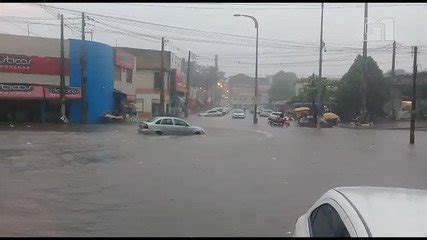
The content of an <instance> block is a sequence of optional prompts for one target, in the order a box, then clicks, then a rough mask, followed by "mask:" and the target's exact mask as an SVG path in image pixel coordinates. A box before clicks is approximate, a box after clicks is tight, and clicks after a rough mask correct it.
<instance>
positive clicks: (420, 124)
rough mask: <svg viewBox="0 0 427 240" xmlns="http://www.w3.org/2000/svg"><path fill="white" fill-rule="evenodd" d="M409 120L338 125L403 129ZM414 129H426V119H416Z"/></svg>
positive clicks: (356, 127)
mask: <svg viewBox="0 0 427 240" xmlns="http://www.w3.org/2000/svg"><path fill="white" fill-rule="evenodd" d="M410 125H411V121H379V122H377V123H375V124H374V125H373V126H369V127H368V126H366V127H361V126H359V127H358V126H352V125H351V124H350V123H345V124H342V125H341V126H340V127H343V128H353V129H379V130H405V129H408V130H409V128H410ZM415 130H417V131H427V120H416V121H415Z"/></svg>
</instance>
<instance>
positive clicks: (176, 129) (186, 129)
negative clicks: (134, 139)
mask: <svg viewBox="0 0 427 240" xmlns="http://www.w3.org/2000/svg"><path fill="white" fill-rule="evenodd" d="M138 132H139V133H143V134H158V135H163V134H166V135H199V134H205V133H206V131H205V130H204V129H203V128H200V127H195V126H191V125H190V124H189V123H188V122H186V121H184V120H183V119H180V118H173V117H156V118H154V119H153V120H151V121H148V122H140V123H139V126H138Z"/></svg>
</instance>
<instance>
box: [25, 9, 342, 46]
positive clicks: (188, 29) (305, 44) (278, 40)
mask: <svg viewBox="0 0 427 240" xmlns="http://www.w3.org/2000/svg"><path fill="white" fill-rule="evenodd" d="M33 4H34V5H36V6H44V7H47V8H54V9H60V10H64V11H70V12H75V13H77V12H81V11H77V10H72V9H66V8H61V7H54V6H48V5H44V4H36V3H33ZM87 14H90V15H94V16H98V17H105V18H111V19H116V20H122V21H128V22H133V23H139V24H145V25H151V26H157V27H165V28H171V29H177V30H185V31H191V32H196V33H203V34H210V35H221V36H228V37H236V38H244V39H251V40H254V39H255V38H254V37H249V36H242V35H236V34H227V33H220V32H211V31H203V30H196V29H190V28H184V27H177V26H171V25H166V24H158V23H152V22H146V21H139V20H134V19H128V18H123V17H116V16H109V15H104V14H95V13H89V12H87ZM211 37H212V36H211ZM260 40H264V41H274V42H278V43H279V42H280V43H282V44H283V43H284V44H289V45H292V44H293V45H295V46H310V47H313V48H314V47H315V48H317V43H304V42H300V41H298V42H291V41H285V40H280V39H268V38H260ZM331 45H335V44H331Z"/></svg>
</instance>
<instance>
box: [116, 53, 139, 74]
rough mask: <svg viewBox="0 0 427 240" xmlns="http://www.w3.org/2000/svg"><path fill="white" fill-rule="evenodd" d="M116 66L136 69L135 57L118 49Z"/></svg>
mask: <svg viewBox="0 0 427 240" xmlns="http://www.w3.org/2000/svg"><path fill="white" fill-rule="evenodd" d="M115 62H116V65H117V66H121V67H124V68H127V69H134V66H135V56H134V55H132V54H130V53H128V52H125V51H123V50H120V49H116V61H115Z"/></svg>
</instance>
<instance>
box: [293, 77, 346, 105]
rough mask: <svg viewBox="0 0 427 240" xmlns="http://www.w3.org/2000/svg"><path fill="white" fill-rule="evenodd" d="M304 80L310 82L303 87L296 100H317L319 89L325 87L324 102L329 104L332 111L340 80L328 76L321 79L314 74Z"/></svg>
mask: <svg viewBox="0 0 427 240" xmlns="http://www.w3.org/2000/svg"><path fill="white" fill-rule="evenodd" d="M302 80H305V81H304V82H308V84H307V85H305V86H304V87H302V88H301V90H300V91H299V94H298V95H297V96H295V97H294V98H293V100H294V101H313V100H315V101H317V99H316V98H317V94H318V89H324V90H325V92H324V93H323V104H324V105H327V106H329V107H330V108H331V110H332V111H334V110H335V108H336V104H337V102H336V95H337V91H338V86H339V84H340V81H336V80H331V79H327V78H322V79H321V80H320V81H319V77H318V76H316V75H314V74H313V75H311V76H309V77H307V78H305V79H304V78H303V79H302Z"/></svg>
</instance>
